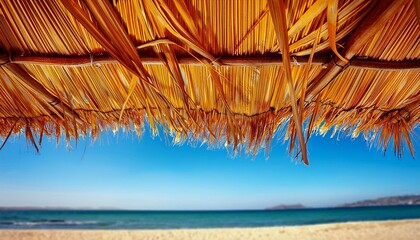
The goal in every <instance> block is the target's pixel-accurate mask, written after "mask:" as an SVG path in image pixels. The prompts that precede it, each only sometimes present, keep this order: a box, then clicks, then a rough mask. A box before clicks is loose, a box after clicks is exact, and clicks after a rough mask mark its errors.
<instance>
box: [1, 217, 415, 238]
mask: <svg viewBox="0 0 420 240" xmlns="http://www.w3.org/2000/svg"><path fill="white" fill-rule="evenodd" d="M0 239H1V240H12V239H19V240H48V239H54V240H55V239H67V240H72V239H74V240H76V239H77V240H79V239H83V240H94V239H95V240H99V239H104V240H114V239H115V240H117V239H118V240H135V239H139V240H140V239H148V240H158V239H172V240H181V239H183V240H184V239H191V240H201V239H203V240H204V239H217V240H228V239H229V240H234V239H235V240H236V239H238V240H239V239H240V240H251V239H255V240H257V239H258V240H259V239H261V240H271V239H273V240H274V239H276V240H281V239H288V240H289V239H290V240H293V239H296V240H297V239H299V240H302V239H313V240H317V239H320V240H321V239H322V240H324V239H328V240H332V239H340V240H342V239H357V240H363V239H366V240H367V239H369V240H371V239H375V240H376V239H394V240H395V239H404V240H408V239H413V240H418V239H420V219H417V220H401V221H381V222H352V223H335V224H318V225H309V226H293V227H264V228H222V229H220V228H218V229H179V230H0Z"/></svg>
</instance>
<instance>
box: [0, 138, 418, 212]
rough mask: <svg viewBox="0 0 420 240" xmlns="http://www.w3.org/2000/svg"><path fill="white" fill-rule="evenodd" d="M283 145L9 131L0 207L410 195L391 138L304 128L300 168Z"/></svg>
mask: <svg viewBox="0 0 420 240" xmlns="http://www.w3.org/2000/svg"><path fill="white" fill-rule="evenodd" d="M418 132H419V131H417V133H418ZM415 147H416V152H417V153H418V154H420V153H419V152H420V149H419V143H418V142H416V143H415ZM286 148H287V144H282V141H281V140H278V141H277V140H274V142H273V150H272V152H271V154H270V158H269V159H266V157H265V156H264V153H261V154H259V155H258V156H256V157H254V158H253V157H250V156H237V157H235V158H232V157H231V155H230V154H229V153H228V152H227V151H226V150H225V149H216V150H215V149H208V147H207V146H206V145H204V146H201V147H200V146H196V147H191V146H189V145H187V144H184V145H182V146H178V145H175V146H174V145H172V144H171V143H168V142H166V141H165V140H164V138H160V137H156V138H154V139H152V138H151V137H150V134H149V133H148V132H146V133H145V134H143V136H142V138H141V139H140V140H139V139H138V138H137V136H136V135H135V134H131V133H123V132H122V131H120V132H119V133H118V134H117V135H115V136H114V135H113V134H112V133H111V132H107V133H103V134H102V136H101V137H100V138H99V139H97V140H96V141H95V142H94V143H91V141H90V139H88V140H81V141H79V142H78V144H77V146H75V144H74V143H73V147H72V149H67V148H66V144H65V141H61V142H60V144H59V145H58V146H56V144H55V140H54V139H45V140H44V142H43V145H42V148H41V151H40V153H36V152H35V150H34V149H33V147H31V146H30V145H28V144H26V140H25V138H24V136H18V137H13V136H12V137H11V138H10V139H9V141H8V142H7V143H6V145H5V147H4V148H3V150H2V151H0V206H49V207H52V206H54V207H76V208H77V207H93V208H98V207H116V208H123V209H147V210H153V209H155V210H167V209H171V210H181V209H189V210H191V209H209V210H214V209H260V208H265V207H269V206H273V205H276V204H295V203H301V204H304V205H307V206H313V207H325V206H331V205H335V204H339V203H345V202H351V201H355V200H361V199H368V198H376V197H382V196H391V195H404V194H420V185H419V184H420V161H419V159H418V157H416V158H413V157H412V156H411V155H410V153H409V152H408V151H405V154H404V157H403V158H402V159H398V158H397V157H395V155H394V153H393V151H392V146H390V148H389V150H388V152H387V153H386V154H385V155H384V154H383V153H382V152H381V151H379V150H377V149H376V148H369V146H368V145H367V144H366V142H365V141H364V140H362V139H350V138H345V137H343V138H340V139H337V138H332V139H331V138H330V137H329V136H328V134H327V136H326V137H319V136H315V135H313V136H312V137H311V139H310V141H309V146H308V149H309V160H310V166H309V167H308V166H305V165H304V164H302V163H299V162H296V161H294V160H293V159H292V158H291V156H289V155H288V154H287V150H286Z"/></svg>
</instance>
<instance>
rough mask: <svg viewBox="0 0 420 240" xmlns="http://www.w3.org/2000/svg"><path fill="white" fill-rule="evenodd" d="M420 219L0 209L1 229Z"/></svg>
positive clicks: (348, 211) (374, 211) (381, 211)
mask: <svg viewBox="0 0 420 240" xmlns="http://www.w3.org/2000/svg"><path fill="white" fill-rule="evenodd" d="M414 218H420V206H392V207H359V208H325V209H301V210H279V211H259V210H258V211H254V210H252V211H76V210H72V211H61V210H60V211H58V210H48V211H35V210H31V211H28V210H26V211H9V210H8V211H0V229H180V228H224V227H268V226H290V225H307V224H318V223H336V222H349V221H378V220H397V219H414Z"/></svg>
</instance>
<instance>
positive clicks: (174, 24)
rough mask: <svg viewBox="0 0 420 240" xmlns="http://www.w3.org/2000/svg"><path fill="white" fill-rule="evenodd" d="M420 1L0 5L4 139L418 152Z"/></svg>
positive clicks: (102, 0) (86, 0)
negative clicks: (359, 141)
mask: <svg viewBox="0 0 420 240" xmlns="http://www.w3.org/2000/svg"><path fill="white" fill-rule="evenodd" d="M419 21H420V8H419V1H418V0H414V1H411V0H293V1H292V0H268V1H266V0H261V1H254V0H243V1H242V0H227V1H215V0H191V1H184V0H113V1H109V0H97V1H90V0H61V1H49V0H31V1H27V0H0V64H1V67H0V137H1V138H2V141H3V143H4V142H6V141H7V139H8V138H9V136H10V135H12V134H25V136H26V137H27V139H28V140H29V141H30V142H31V143H33V144H34V146H35V147H36V148H37V147H38V146H39V145H40V144H41V142H42V136H44V135H46V136H55V137H56V138H57V139H59V138H61V136H62V135H65V136H66V138H67V139H68V140H69V139H71V138H73V137H74V138H76V139H78V138H80V137H83V136H86V135H91V136H93V137H96V136H97V135H98V134H99V133H100V132H101V131H103V130H104V129H107V128H111V129H118V128H120V127H123V128H125V129H129V130H134V131H136V132H137V133H138V134H139V135H140V134H141V133H142V130H143V128H144V125H145V122H146V121H147V123H148V124H149V126H150V128H151V129H152V131H154V132H156V131H158V126H161V127H162V129H164V131H166V132H167V133H169V134H170V135H171V136H173V139H174V141H185V140H187V141H195V140H199V141H205V142H208V143H209V144H210V145H218V144H222V145H226V146H229V147H232V149H233V150H234V151H246V152H250V153H256V152H258V151H259V150H260V149H261V148H266V149H269V148H270V142H271V140H272V139H273V136H274V135H275V134H276V133H278V132H279V134H283V135H284V136H285V138H286V139H288V140H289V142H290V151H291V152H295V153H297V154H300V155H301V159H302V160H303V161H304V162H305V163H308V160H307V154H306V152H307V151H306V143H307V141H308V139H309V137H310V135H311V133H313V132H318V133H321V134H323V133H326V132H327V131H328V130H329V129H332V134H335V133H338V132H344V133H345V134H346V135H349V136H352V137H357V136H358V135H359V134H363V135H364V137H365V138H366V139H367V140H368V141H370V142H374V143H377V144H378V146H379V147H381V148H383V149H385V148H386V147H388V145H390V144H393V145H394V150H395V152H396V154H397V155H401V154H402V151H403V149H404V148H405V147H404V146H407V147H408V149H409V150H410V151H411V153H412V154H414V147H413V143H412V138H413V129H414V128H415V127H416V125H417V124H418V123H419V118H420V44H419V38H420V28H419Z"/></svg>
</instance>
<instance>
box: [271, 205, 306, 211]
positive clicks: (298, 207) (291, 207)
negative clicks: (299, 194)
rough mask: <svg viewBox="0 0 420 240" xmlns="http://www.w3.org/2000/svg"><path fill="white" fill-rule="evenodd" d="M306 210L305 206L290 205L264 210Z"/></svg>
mask: <svg viewBox="0 0 420 240" xmlns="http://www.w3.org/2000/svg"><path fill="white" fill-rule="evenodd" d="M304 208H307V207H306V206H303V205H302V204H292V205H284V204H281V205H276V206H273V207H269V208H266V209H265V210H283V209H304Z"/></svg>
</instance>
